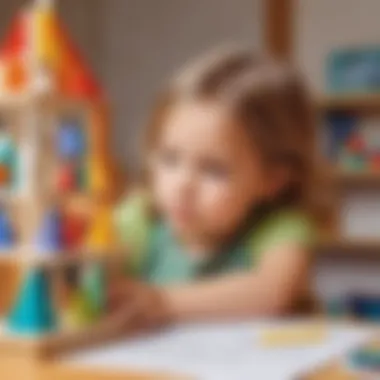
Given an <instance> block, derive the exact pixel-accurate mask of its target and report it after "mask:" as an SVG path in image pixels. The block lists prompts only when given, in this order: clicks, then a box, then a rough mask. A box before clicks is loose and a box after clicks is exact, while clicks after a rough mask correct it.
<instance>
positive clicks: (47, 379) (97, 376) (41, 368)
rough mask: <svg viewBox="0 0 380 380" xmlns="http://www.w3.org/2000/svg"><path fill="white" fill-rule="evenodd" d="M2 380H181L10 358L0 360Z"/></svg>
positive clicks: (167, 376)
mask: <svg viewBox="0 0 380 380" xmlns="http://www.w3.org/2000/svg"><path fill="white" fill-rule="evenodd" d="M0 378H1V379H4V380H53V379H54V380H177V379H178V380H180V377H178V376H174V377H173V376H169V375H165V374H148V373H147V374H143V373H134V372H129V373H120V372H117V373H116V372H112V371H101V370H98V369H97V370H87V369H79V368H75V367H71V366H68V365H65V364H62V363H59V362H55V361H48V360H45V361H44V360H30V359H27V358H22V357H10V356H7V357H1V358H0ZM181 380H184V378H181Z"/></svg>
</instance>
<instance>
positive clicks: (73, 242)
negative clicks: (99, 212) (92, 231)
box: [62, 214, 88, 249]
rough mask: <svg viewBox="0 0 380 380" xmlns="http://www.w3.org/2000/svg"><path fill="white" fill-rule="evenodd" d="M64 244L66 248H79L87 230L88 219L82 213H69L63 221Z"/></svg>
mask: <svg viewBox="0 0 380 380" xmlns="http://www.w3.org/2000/svg"><path fill="white" fill-rule="evenodd" d="M62 224H63V225H62V235H63V244H64V247H65V249H76V248H79V247H80V246H81V245H82V243H83V239H84V236H85V234H86V230H87V224H88V223H87V220H86V219H85V218H83V217H82V216H80V215H75V214H67V215H65V216H64V218H63V223H62Z"/></svg>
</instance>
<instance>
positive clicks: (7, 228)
mask: <svg viewBox="0 0 380 380" xmlns="http://www.w3.org/2000/svg"><path fill="white" fill-rule="evenodd" d="M14 240H15V236H14V231H13V227H12V224H11V221H10V219H9V217H8V215H7V213H6V211H5V210H4V209H2V208H0V249H9V248H11V247H12V246H13V244H14Z"/></svg>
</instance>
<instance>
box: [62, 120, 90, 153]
mask: <svg viewBox="0 0 380 380" xmlns="http://www.w3.org/2000/svg"><path fill="white" fill-rule="evenodd" d="M57 143H58V152H59V155H60V156H61V157H62V158H63V159H68V160H72V159H78V158H80V157H83V155H84V153H85V149H86V142H85V136H84V134H83V130H82V128H81V126H80V125H78V123H77V122H75V121H65V122H64V123H62V125H61V127H60V128H59V132H58V141H57Z"/></svg>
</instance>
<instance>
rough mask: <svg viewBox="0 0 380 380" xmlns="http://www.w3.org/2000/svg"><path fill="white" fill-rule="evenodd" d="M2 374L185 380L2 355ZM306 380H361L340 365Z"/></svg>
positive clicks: (44, 379)
mask: <svg viewBox="0 0 380 380" xmlns="http://www.w3.org/2000/svg"><path fill="white" fill-rule="evenodd" d="M0 375H1V376H0V377H1V379H4V380H8V379H9V380H52V379H54V380H184V379H185V378H184V377H179V376H170V375H165V374H149V373H147V374H142V373H134V372H129V373H120V372H117V373H116V372H112V371H100V370H98V369H97V370H90V369H79V368H76V367H72V366H69V365H65V364H63V363H59V362H55V361H48V360H46V361H43V360H40V361H37V360H36V361H33V360H28V359H27V358H20V357H17V358H16V357H1V358H0ZM305 380H360V379H359V378H358V377H356V376H353V375H352V374H349V373H347V372H346V371H344V369H342V368H340V367H339V365H337V364H331V365H329V366H327V367H326V368H325V369H322V370H320V371H317V372H316V373H315V374H313V375H311V376H309V377H307V378H306V379H305Z"/></svg>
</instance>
